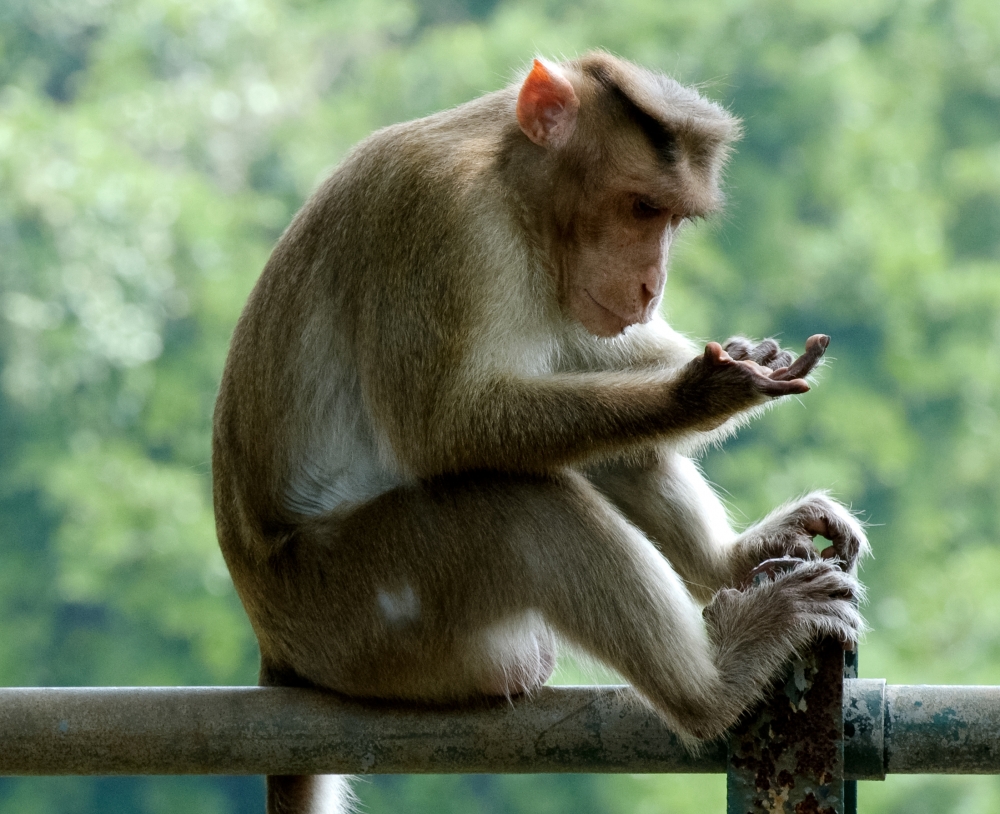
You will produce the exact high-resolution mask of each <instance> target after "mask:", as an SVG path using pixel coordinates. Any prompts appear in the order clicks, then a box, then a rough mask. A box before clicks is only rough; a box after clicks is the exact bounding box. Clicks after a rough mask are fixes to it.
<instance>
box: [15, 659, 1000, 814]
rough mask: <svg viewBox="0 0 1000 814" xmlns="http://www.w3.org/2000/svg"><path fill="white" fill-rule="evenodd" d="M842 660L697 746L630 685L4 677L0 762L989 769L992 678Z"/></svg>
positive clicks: (735, 806) (136, 767) (396, 769)
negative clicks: (407, 687)
mask: <svg viewBox="0 0 1000 814" xmlns="http://www.w3.org/2000/svg"><path fill="white" fill-rule="evenodd" d="M843 670H844V656H843V651H842V650H841V648H840V646H839V645H838V644H837V643H836V642H825V643H821V645H820V646H818V647H817V648H816V649H815V651H814V652H813V653H811V654H810V655H809V656H808V657H807V658H805V659H803V660H802V661H799V662H796V663H795V664H794V665H793V667H792V669H791V671H790V673H789V677H788V679H787V681H786V682H784V683H783V684H780V685H779V686H778V687H776V692H775V693H774V695H773V697H772V699H771V700H770V701H769V702H768V703H767V704H766V705H764V706H763V707H762V708H761V709H760V710H757V711H756V712H755V713H754V714H752V715H750V716H748V717H747V718H746V719H745V720H744V721H743V722H742V723H741V725H740V726H739V727H738V728H737V729H736V730H734V731H733V732H732V733H731V735H730V738H729V741H728V743H726V742H717V743H713V744H709V745H707V746H705V747H704V748H703V749H702V750H701V751H700V752H699V753H697V754H692V753H691V752H689V751H688V750H686V749H685V748H684V747H683V745H682V744H681V743H680V742H679V741H678V740H677V738H676V737H675V736H674V735H673V734H672V733H671V732H670V731H669V730H668V729H667V728H666V727H665V726H664V725H663V724H662V722H661V721H660V720H659V719H658V718H657V717H656V716H655V715H653V714H652V713H651V712H650V711H649V710H648V709H647V708H646V707H645V706H644V705H643V704H642V703H641V702H640V701H639V700H638V698H637V697H636V696H635V695H634V693H633V692H632V690H631V689H629V688H628V687H545V688H543V689H541V690H539V691H538V692H537V693H535V694H533V695H532V696H531V697H530V698H520V699H514V700H512V701H509V702H508V701H502V702H500V701H498V702H491V703H488V704H481V705H479V706H470V707H463V708H461V709H437V710H428V709H426V708H421V709H416V708H413V707H408V706H404V705H398V704H371V703H358V702H353V701H349V700H344V699H341V698H338V697H336V696H333V695H331V694H328V693H323V692H319V691H313V690H304V689H285V688H259V687H185V688H175V687H150V688H133V687H130V688H52V689H42V688H7V689H0V774H6V775H64V774H79V775H84V774H90V775H117V774H399V773H464V772H476V773H480V772H483V773H535V772H628V773H666V772H688V773H711V772H726V773H727V775H728V811H729V813H730V814H748V813H751V814H756V812H764V811H774V810H787V811H795V810H806V811H817V812H823V813H824V814H827V812H828V813H829V814H851V812H852V811H853V807H854V806H855V805H856V803H855V799H856V798H855V797H854V794H853V790H852V781H854V780H881V779H884V778H885V776H886V774H887V773H902V774H939V773H941V774H994V773H1000V687H969V686H962V687H959V686H908V685H898V686H893V685H888V686H887V685H886V684H885V682H884V681H882V680H880V679H856V678H846V679H844V678H842V676H843ZM779 802H780V803H781V804H782V805H783V806H784V808H782V807H780V806H777V807H776V804H777V803H779ZM799 804H804V805H803V807H802V808H801V809H797V808H796V806H797V805H799Z"/></svg>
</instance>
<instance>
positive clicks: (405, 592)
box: [378, 585, 420, 627]
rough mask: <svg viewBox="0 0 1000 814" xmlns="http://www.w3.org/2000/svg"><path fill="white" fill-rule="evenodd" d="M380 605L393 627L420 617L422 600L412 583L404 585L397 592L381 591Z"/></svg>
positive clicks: (379, 594) (379, 593)
mask: <svg viewBox="0 0 1000 814" xmlns="http://www.w3.org/2000/svg"><path fill="white" fill-rule="evenodd" d="M378 606H379V610H381V611H382V616H383V617H384V618H385V620H386V621H387V622H388V623H389V624H390V625H391V626H392V627H400V626H401V625H405V624H407V623H408V622H415V621H417V619H419V618H420V600H419V599H417V595H416V594H415V593H414V591H413V587H412V586H411V585H404V586H403V589H402V590H400V591H395V592H389V591H385V590H382V591H379V592H378Z"/></svg>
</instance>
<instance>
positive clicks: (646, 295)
mask: <svg viewBox="0 0 1000 814" xmlns="http://www.w3.org/2000/svg"><path fill="white" fill-rule="evenodd" d="M655 299H656V292H655V291H651V290H650V288H649V286H648V285H646V284H645V283H643V284H642V285H641V286H640V287H639V302H640V303H642V307H643V308H645V307H646V306H648V305H649V304H650V303H651V302H652V301H653V300H655Z"/></svg>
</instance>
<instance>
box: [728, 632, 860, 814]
mask: <svg viewBox="0 0 1000 814" xmlns="http://www.w3.org/2000/svg"><path fill="white" fill-rule="evenodd" d="M843 673H844V651H843V647H842V646H841V644H840V642H838V641H836V640H825V641H823V642H820V643H819V644H818V645H817V646H816V648H815V649H814V650H813V651H812V652H811V653H810V654H809V655H808V656H807V657H806V658H804V659H801V660H796V661H795V662H794V663H793V665H792V668H791V671H790V673H789V675H788V677H787V679H786V680H785V681H784V682H783V683H779V684H778V685H777V686H776V687H775V689H774V694H773V695H772V697H771V699H770V700H769V701H768V702H767V703H765V704H764V705H763V706H762V707H761V708H759V709H758V710H756V711H755V712H753V713H751V714H750V715H749V716H748V717H747V718H746V720H744V721H743V722H741V723H740V725H739V726H737V727H736V728H735V729H734V730H733V732H732V733H731V735H730V740H729V766H728V795H727V797H728V801H729V805H728V814H764V812H767V813H768V814H844V742H843V734H844V724H843V692H844V687H843Z"/></svg>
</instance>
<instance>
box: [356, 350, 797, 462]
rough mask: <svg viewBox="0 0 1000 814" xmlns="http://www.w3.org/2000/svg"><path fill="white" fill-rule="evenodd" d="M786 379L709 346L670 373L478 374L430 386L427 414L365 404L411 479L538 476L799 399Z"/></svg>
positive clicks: (394, 403)
mask: <svg viewBox="0 0 1000 814" xmlns="http://www.w3.org/2000/svg"><path fill="white" fill-rule="evenodd" d="M796 370H797V369H796ZM794 372H796V371H795V370H792V369H789V370H788V371H784V372H782V373H781V374H780V375H779V374H776V373H772V371H770V370H768V369H766V368H763V367H761V366H759V365H757V364H756V363H754V362H752V361H749V360H741V361H737V360H734V359H732V358H731V357H730V356H729V355H728V354H727V353H725V351H723V350H722V347H721V346H720V345H718V344H717V343H714V342H713V343H709V345H708V346H707V348H706V350H705V352H704V353H703V354H702V355H701V356H699V357H697V358H696V359H694V360H692V361H691V362H689V363H688V364H687V365H685V366H684V367H683V368H682V369H681V370H680V371H679V372H677V373H664V372H657V371H650V372H633V371H621V372H599V373H557V374H549V375H542V376H515V375H511V374H508V375H501V374H492V375H491V374H488V373H480V374H479V375H478V376H477V377H472V376H466V377H464V378H459V377H457V376H456V377H455V378H454V379H453V380H452V381H450V382H447V380H446V381H445V383H444V385H445V386H441V385H440V384H439V386H438V388H437V390H436V392H435V394H434V395H433V397H430V399H431V400H430V404H429V405H428V407H429V409H424V410H420V409H414V403H416V404H419V402H420V398H419V397H418V398H416V399H414V400H413V401H411V402H406V401H404V400H401V399H399V397H398V396H397V397H396V398H394V399H389V398H383V399H371V400H370V403H374V404H380V405H383V407H384V408H385V409H384V411H383V412H382V414H376V420H377V421H378V423H379V424H380V425H381V426H382V428H383V429H384V430H385V431H386V433H387V434H388V436H389V440H390V443H391V444H392V446H393V449H394V451H395V452H396V454H397V456H398V457H399V458H400V460H401V462H402V463H403V464H404V465H406V466H407V467H408V468H409V469H410V470H411V471H412V472H414V474H417V475H420V476H423V477H428V476H433V475H438V474H442V473H446V472H459V471H467V470H477V469H490V470H500V471H511V472H543V471H551V470H553V469H556V468H559V467H562V466H565V465H567V464H574V463H577V462H581V461H585V460H587V459H588V458H592V457H593V456H595V455H606V454H608V453H609V452H615V451H618V450H626V449H629V448H635V447H636V446H638V445H641V444H643V443H648V442H649V441H651V440H656V439H663V438H671V437H681V436H683V435H685V434H688V433H692V432H695V431H698V430H710V429H712V428H713V427H716V426H718V425H720V424H722V423H723V422H725V421H726V420H727V419H728V418H729V417H730V416H732V415H734V414H736V413H738V412H741V411H743V410H746V409H748V408H750V407H753V406H754V405H757V404H761V403H764V402H765V401H766V400H767V399H769V398H776V397H779V396H783V395H788V394H794V393H804V392H806V391H807V390H808V389H809V388H808V385H807V384H806V383H805V381H803V380H802V379H801V378H796V377H793V376H792V373H794ZM424 395H425V396H426V395H428V394H426V393H425V394H424Z"/></svg>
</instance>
